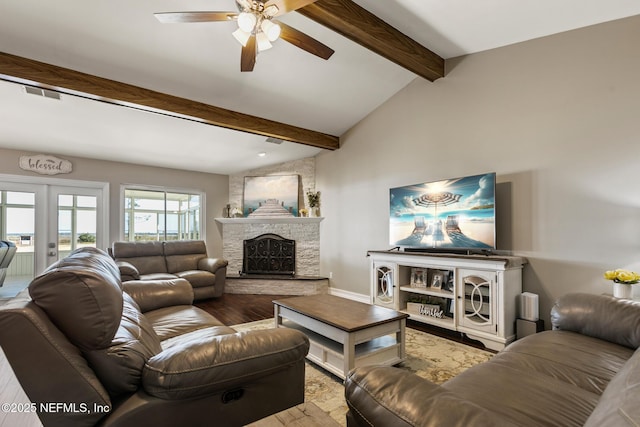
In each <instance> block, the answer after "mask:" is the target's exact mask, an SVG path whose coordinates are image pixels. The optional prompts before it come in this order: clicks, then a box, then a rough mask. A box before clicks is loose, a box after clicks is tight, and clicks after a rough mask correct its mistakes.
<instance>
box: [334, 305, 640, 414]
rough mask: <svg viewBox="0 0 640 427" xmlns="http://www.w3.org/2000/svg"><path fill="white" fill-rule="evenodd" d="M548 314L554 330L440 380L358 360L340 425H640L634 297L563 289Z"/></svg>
mask: <svg viewBox="0 0 640 427" xmlns="http://www.w3.org/2000/svg"><path fill="white" fill-rule="evenodd" d="M551 320H552V324H553V330H551V331H545V332H541V333H538V334H534V335H530V336H527V337H525V338H523V339H521V340H518V341H516V342H514V343H513V344H511V345H509V346H508V347H507V348H506V349H505V350H503V351H502V352H500V353H498V354H497V355H496V356H494V357H493V358H492V359H491V360H490V361H488V362H485V363H482V364H480V365H477V366H475V367H473V368H470V369H468V370H466V371H465V372H463V373H462V374H460V375H458V376H456V377H454V378H452V379H451V380H449V381H447V382H445V383H444V384H442V385H436V384H433V383H431V382H429V381H427V380H425V379H422V378H420V377H418V376H416V375H414V374H412V373H410V372H407V371H403V370H401V369H398V368H381V367H362V368H356V369H355V370H353V371H351V372H350V374H349V376H348V378H347V380H346V383H345V393H346V399H347V404H348V406H349V413H348V414H347V424H348V426H350V427H354V426H372V425H375V426H394V427H402V426H447V427H468V426H474V427H482V426H500V427H503V426H548V427H559V426H586V427H622V426H625V427H628V426H637V425H640V404H639V403H640V351H638V350H637V349H638V347H639V346H640V302H637V301H636V302H634V301H632V300H620V299H615V298H613V297H610V296H605V295H591V294H569V295H565V296H563V297H562V298H560V299H559V300H558V301H557V302H556V304H555V306H554V307H553V310H552V313H551Z"/></svg>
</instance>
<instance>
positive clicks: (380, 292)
mask: <svg viewBox="0 0 640 427" xmlns="http://www.w3.org/2000/svg"><path fill="white" fill-rule="evenodd" d="M395 271H396V269H395V267H394V266H392V265H387V264H380V265H376V266H375V268H374V272H375V273H374V274H375V276H374V282H375V283H374V293H373V295H374V304H376V305H380V306H383V307H388V308H393V309H397V307H396V306H397V300H398V296H397V286H396V280H395V276H396V275H395Z"/></svg>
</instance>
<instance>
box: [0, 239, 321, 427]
mask: <svg viewBox="0 0 640 427" xmlns="http://www.w3.org/2000/svg"><path fill="white" fill-rule="evenodd" d="M123 289H124V291H123ZM192 300H193V290H192V288H191V286H190V285H189V283H188V282H187V281H186V280H185V279H181V278H176V279H169V280H158V281H147V282H138V281H133V282H127V283H124V284H122V283H121V282H120V274H119V272H118V268H117V266H116V264H115V262H114V261H113V259H112V258H111V257H109V255H107V254H106V253H105V252H103V251H101V250H99V249H95V248H84V249H80V250H77V251H74V252H72V253H71V255H69V256H68V257H67V258H65V259H63V260H61V261H59V262H57V263H56V264H54V265H52V266H51V267H50V268H48V269H47V270H46V271H45V272H44V273H43V274H42V275H40V276H38V277H36V278H35V279H34V280H33V281H32V282H31V284H30V285H29V288H28V290H25V291H24V292H22V293H21V294H20V295H18V297H16V298H15V299H13V300H11V301H10V302H8V303H7V304H5V305H2V306H0V345H1V346H2V349H3V351H4V353H5V354H6V357H7V359H8V361H9V363H10V364H11V367H12V368H13V370H14V372H15V374H16V376H17V378H18V380H19V381H20V384H21V385H22V387H23V389H24V390H25V392H26V394H27V396H28V397H29V399H30V400H31V402H32V403H33V404H35V406H34V409H37V412H38V416H39V418H40V420H41V421H42V423H43V424H44V425H45V426H64V427H69V426H91V425H98V426H104V427H107V426H113V427H115V426H135V427H140V426H154V427H162V426H190V427H192V426H212V425H216V426H240V425H244V424H247V423H250V422H253V421H255V420H257V419H260V418H263V417H265V416H268V415H270V414H272V413H276V412H278V411H281V410H284V409H286V408H288V407H291V406H293V405H296V404H299V403H302V402H303V400H304V370H305V362H304V360H305V359H304V358H305V355H306V354H307V351H308V349H309V341H308V339H307V337H306V336H305V335H303V334H302V333H300V332H298V331H295V330H292V329H270V330H261V331H251V332H242V333H238V332H236V331H235V330H234V329H232V328H230V327H227V326H224V325H223V324H222V323H221V322H219V321H218V320H217V319H216V318H214V317H213V316H211V315H209V314H208V313H206V312H205V311H203V310H200V309H199V308H197V307H194V306H193V305H192ZM21 403H22V402H21Z"/></svg>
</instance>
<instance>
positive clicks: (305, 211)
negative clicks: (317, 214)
mask: <svg viewBox="0 0 640 427" xmlns="http://www.w3.org/2000/svg"><path fill="white" fill-rule="evenodd" d="M298 212H299V213H300V216H307V214H308V213H309V211H307V210H306V209H305V208H302V209H300V210H299V211H298Z"/></svg>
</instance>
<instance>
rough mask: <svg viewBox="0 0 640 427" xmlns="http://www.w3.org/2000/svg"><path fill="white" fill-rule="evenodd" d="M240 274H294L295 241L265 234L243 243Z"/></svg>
mask: <svg viewBox="0 0 640 427" xmlns="http://www.w3.org/2000/svg"><path fill="white" fill-rule="evenodd" d="M242 274H278V275H291V276H293V275H295V274H296V241H295V240H290V239H285V238H284V237H282V236H279V235H277V234H272V233H267V234H261V235H260V236H257V237H254V238H253V239H247V240H245V241H244V247H243V257H242Z"/></svg>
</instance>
